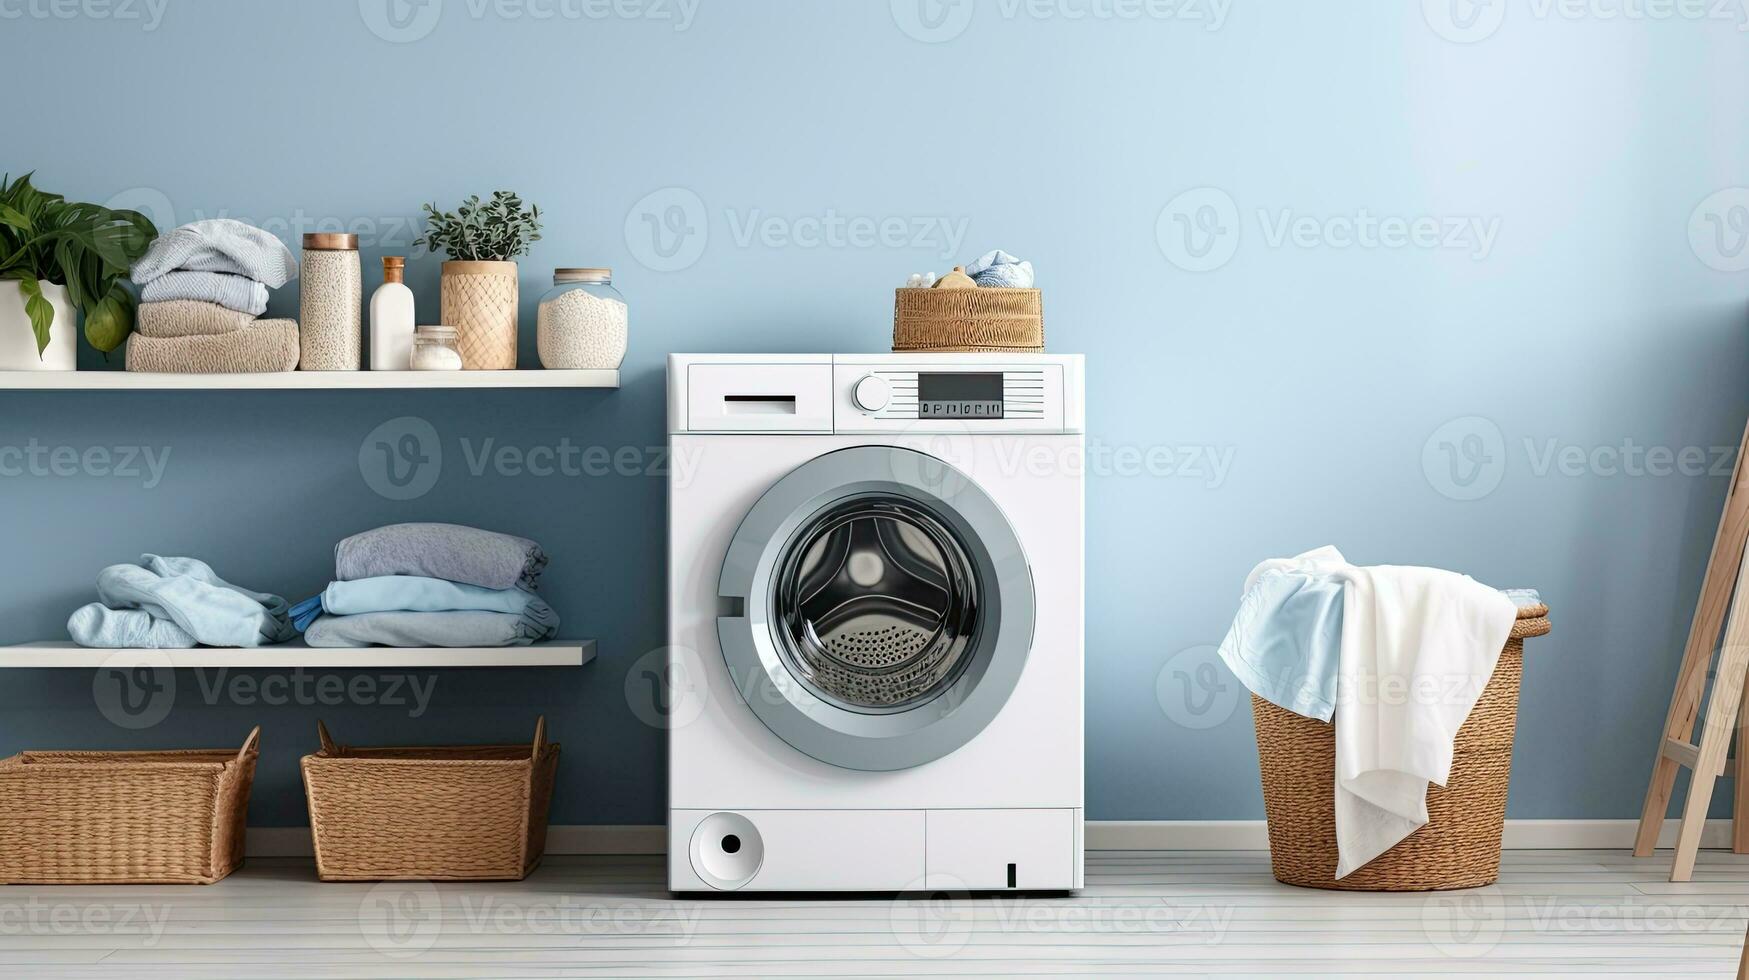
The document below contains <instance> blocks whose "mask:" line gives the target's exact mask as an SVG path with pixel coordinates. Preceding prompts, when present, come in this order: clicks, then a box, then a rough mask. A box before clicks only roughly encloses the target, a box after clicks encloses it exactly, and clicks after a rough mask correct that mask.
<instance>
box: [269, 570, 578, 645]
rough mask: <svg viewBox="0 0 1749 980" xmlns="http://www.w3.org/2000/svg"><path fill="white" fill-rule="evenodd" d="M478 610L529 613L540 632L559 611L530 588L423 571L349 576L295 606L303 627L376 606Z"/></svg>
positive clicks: (402, 609) (403, 609)
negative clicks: (452, 579)
mask: <svg viewBox="0 0 1749 980" xmlns="http://www.w3.org/2000/svg"><path fill="white" fill-rule="evenodd" d="M468 610H473V611H477V612H496V613H511V614H515V615H518V616H526V617H527V618H528V619H529V620H530V624H531V627H532V628H533V630H534V631H535V632H539V631H540V630H542V629H544V628H545V624H548V623H552V624H554V625H555V626H556V624H557V622H558V617H557V615H555V614H554V613H553V611H552V610H551V608H549V607H548V606H547V604H546V603H545V602H544V601H542V600H541V599H540V597H538V596H536V595H534V594H533V593H531V592H526V591H524V590H522V589H482V588H480V587H479V586H477V585H468V584H466V583H463V582H450V581H446V580H444V579H436V578H429V577H426V576H419V575H379V576H376V577H373V578H365V579H355V580H353V581H350V582H330V583H329V584H328V587H327V588H326V589H323V590H322V594H321V595H318V596H314V597H312V598H309V599H305V600H304V601H303V602H300V603H298V604H297V605H295V606H293V607H292V609H291V614H292V624H293V625H294V626H295V627H297V629H298V630H300V631H302V630H307V629H309V628H310V623H312V622H313V621H314V620H315V618H316V617H317V616H319V615H321V614H323V613H327V614H329V615H331V616H354V615H358V614H361V613H375V612H462V611H468Z"/></svg>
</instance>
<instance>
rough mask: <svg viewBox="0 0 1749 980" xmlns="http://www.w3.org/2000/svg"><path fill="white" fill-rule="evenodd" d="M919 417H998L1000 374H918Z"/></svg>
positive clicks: (999, 413)
mask: <svg viewBox="0 0 1749 980" xmlns="http://www.w3.org/2000/svg"><path fill="white" fill-rule="evenodd" d="M917 417H918V418H920V419H999V418H1001V417H1002V373H1001V372H1000V371H996V372H986V373H981V374H924V373H921V372H920V373H918V375H917Z"/></svg>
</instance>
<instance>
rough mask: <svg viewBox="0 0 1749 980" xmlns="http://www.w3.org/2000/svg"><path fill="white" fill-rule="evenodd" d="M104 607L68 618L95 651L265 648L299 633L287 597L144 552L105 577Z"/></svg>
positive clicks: (101, 582) (73, 631)
mask: <svg viewBox="0 0 1749 980" xmlns="http://www.w3.org/2000/svg"><path fill="white" fill-rule="evenodd" d="M97 599H98V601H97V602H94V603H91V604H90V605H87V606H82V607H80V608H79V609H77V610H75V611H74V612H73V615H72V616H71V617H70V618H69V619H68V620H67V632H68V633H69V634H70V635H71V636H72V638H73V642H75V643H77V644H79V645H80V646H87V647H118V648H119V647H128V648H138V647H145V648H158V647H191V646H194V645H195V644H197V643H204V644H206V645H208V646H215V647H257V646H263V645H265V644H269V643H283V642H285V641H286V640H289V639H292V638H293V637H295V636H296V635H297V631H296V630H295V629H293V628H292V625H291V616H290V606H289V604H288V603H287V602H286V601H285V600H284V599H282V598H280V597H279V596H276V595H272V594H270V593H266V592H254V591H251V590H249V589H245V588H243V587H242V586H238V585H232V584H231V583H229V582H227V581H225V580H224V579H222V578H219V576H218V575H217V574H216V573H214V572H213V570H212V568H211V567H209V566H208V565H207V564H206V563H205V562H203V561H199V560H197V559H194V558H160V557H159V556H157V555H141V556H140V564H138V565H111V566H109V567H108V568H105V569H104V570H103V571H102V572H99V573H98V575H97Z"/></svg>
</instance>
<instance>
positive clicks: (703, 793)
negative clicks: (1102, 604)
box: [665, 354, 1085, 892]
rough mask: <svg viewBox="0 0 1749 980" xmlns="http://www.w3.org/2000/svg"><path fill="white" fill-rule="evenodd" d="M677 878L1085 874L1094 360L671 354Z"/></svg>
mask: <svg viewBox="0 0 1749 980" xmlns="http://www.w3.org/2000/svg"><path fill="white" fill-rule="evenodd" d="M668 391H669V403H668V411H669V432H670V437H669V439H670V467H669V484H670V485H669V501H668V502H669V573H668V575H669V581H668V591H669V609H668V615H669V637H670V645H669V650H668V652H667V662H666V669H667V676H666V678H665V680H666V705H665V717H666V719H667V725H668V728H669V732H668V802H669V887H670V888H671V889H672V890H674V891H681V892H689V891H700V892H709V891H733V890H738V891H908V890H917V889H931V890H935V889H964V890H968V891H975V890H986V889H993V890H1003V889H1013V890H1023V891H1067V890H1074V889H1078V888H1080V887H1081V885H1082V880H1083V870H1082V823H1083V801H1084V795H1083V759H1084V752H1083V717H1082V701H1083V662H1084V653H1083V636H1084V622H1083V550H1084V545H1083V542H1084V533H1083V510H1084V507H1083V499H1084V492H1083V484H1084V481H1083V472H1084V465H1083V464H1084V448H1085V447H1084V437H1083V435H1082V431H1083V423H1082V362H1081V358H1080V357H1079V356H1061V355H1008V354H932V355H898V354H894V355H869V356H849V355H771V356H764V355H673V356H671V357H670V359H669V366H668Z"/></svg>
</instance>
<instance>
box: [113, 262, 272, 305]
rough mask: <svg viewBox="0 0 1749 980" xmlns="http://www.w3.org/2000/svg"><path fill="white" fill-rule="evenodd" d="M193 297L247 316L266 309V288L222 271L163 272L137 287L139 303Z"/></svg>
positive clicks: (244, 277)
mask: <svg viewBox="0 0 1749 980" xmlns="http://www.w3.org/2000/svg"><path fill="white" fill-rule="evenodd" d="M173 299H197V300H200V301H201V302H203V303H217V304H219V305H220V306H224V307H229V308H230V309H233V310H237V311H238V312H241V313H247V314H249V315H250V316H260V315H261V314H263V313H266V312H267V287H266V286H264V285H262V284H261V283H259V282H256V281H255V280H254V279H250V278H248V277H246V276H233V275H228V274H226V273H223V272H188V271H182V270H179V271H176V272H166V273H164V274H163V275H161V276H159V277H158V278H156V279H153V280H152V281H151V282H148V283H146V284H145V285H143V286H141V287H140V302H142V303H162V302H164V301H166V300H173Z"/></svg>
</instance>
